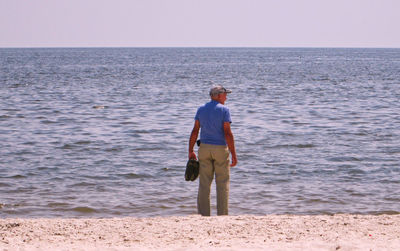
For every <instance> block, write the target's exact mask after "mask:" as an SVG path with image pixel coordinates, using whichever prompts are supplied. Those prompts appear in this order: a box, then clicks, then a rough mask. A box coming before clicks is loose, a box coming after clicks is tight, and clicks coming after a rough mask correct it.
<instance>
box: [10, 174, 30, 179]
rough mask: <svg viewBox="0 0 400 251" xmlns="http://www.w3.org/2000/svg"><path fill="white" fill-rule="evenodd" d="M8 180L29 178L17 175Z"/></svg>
mask: <svg viewBox="0 0 400 251" xmlns="http://www.w3.org/2000/svg"><path fill="white" fill-rule="evenodd" d="M7 178H8V179H26V178H27V177H26V176H25V175H21V174H17V175H13V176H9V177H7Z"/></svg>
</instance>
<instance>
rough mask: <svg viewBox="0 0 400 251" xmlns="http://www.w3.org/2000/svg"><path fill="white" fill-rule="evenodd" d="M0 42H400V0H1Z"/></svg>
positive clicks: (107, 44)
mask: <svg viewBox="0 0 400 251" xmlns="http://www.w3.org/2000/svg"><path fill="white" fill-rule="evenodd" d="M0 47H392V48H400V0H0Z"/></svg>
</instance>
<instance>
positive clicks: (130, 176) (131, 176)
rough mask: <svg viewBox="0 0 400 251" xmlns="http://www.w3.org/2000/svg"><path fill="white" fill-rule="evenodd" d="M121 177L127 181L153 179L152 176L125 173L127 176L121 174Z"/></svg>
mask: <svg viewBox="0 0 400 251" xmlns="http://www.w3.org/2000/svg"><path fill="white" fill-rule="evenodd" d="M121 176H122V177H125V178H127V179H140V178H153V176H152V175H150V174H137V173H127V174H122V175H121Z"/></svg>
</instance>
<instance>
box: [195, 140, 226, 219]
mask: <svg viewBox="0 0 400 251" xmlns="http://www.w3.org/2000/svg"><path fill="white" fill-rule="evenodd" d="M198 155H199V156H198V157H199V162H200V174H199V176H200V181H199V193H198V196H197V210H198V212H199V214H201V215H203V216H210V211H211V210H210V190H211V183H212V181H213V178H214V173H215V183H216V184H217V214H218V215H228V197H229V173H230V166H229V162H230V161H229V150H228V147H227V146H218V145H208V144H203V143H202V144H201V145H200V148H199V154H198Z"/></svg>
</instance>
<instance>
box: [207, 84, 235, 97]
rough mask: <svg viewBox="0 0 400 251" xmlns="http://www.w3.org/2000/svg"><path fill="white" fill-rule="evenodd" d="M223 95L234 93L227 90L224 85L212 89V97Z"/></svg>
mask: <svg viewBox="0 0 400 251" xmlns="http://www.w3.org/2000/svg"><path fill="white" fill-rule="evenodd" d="M221 93H232V91H231V90H228V89H225V88H224V87H223V86H222V85H215V86H213V87H211V89H210V96H214V95H218V94H221Z"/></svg>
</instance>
